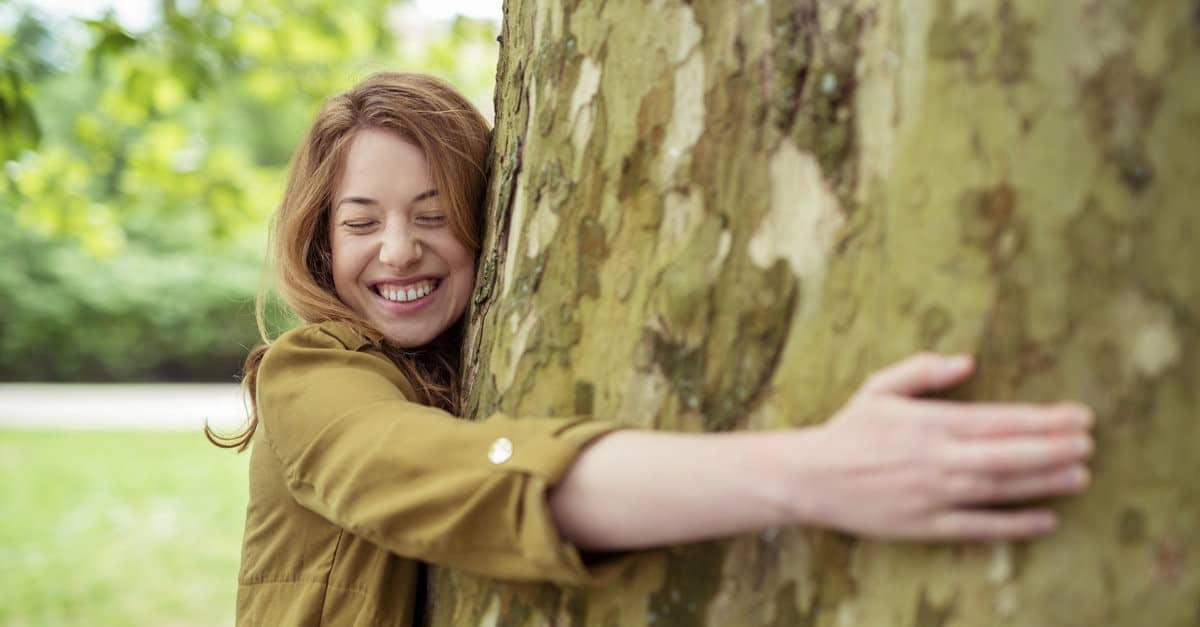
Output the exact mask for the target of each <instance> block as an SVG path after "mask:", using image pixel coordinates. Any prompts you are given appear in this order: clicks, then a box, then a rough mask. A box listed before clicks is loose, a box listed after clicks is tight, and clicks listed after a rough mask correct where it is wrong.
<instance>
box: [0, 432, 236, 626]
mask: <svg viewBox="0 0 1200 627" xmlns="http://www.w3.org/2000/svg"><path fill="white" fill-rule="evenodd" d="M248 459H249V456H248V454H247V453H243V454H241V455H234V454H233V453H231V452H229V451H222V450H219V449H217V448H216V447H213V446H212V445H211V444H209V443H208V442H207V441H205V439H204V437H203V436H202V435H201V434H199V433H195V434H192V433H152V432H138V431H130V432H114V431H103V432H73V431H17V430H0V495H2V496H0V503H2V505H0V582H3V584H2V585H0V627H17V626H31V627H32V626H35V625H36V626H38V627H41V626H43V625H44V626H54V625H89V626H90V625H97V626H105V625H114V626H117V625H119V626H125V625H132V626H142V625H146V626H150V625H154V626H170V627H190V626H198V625H231V624H233V603H234V591H235V578H236V576H237V567H238V550H239V545H240V542H241V535H242V521H243V516H244V513H245V506H246V462H247V460H248Z"/></svg>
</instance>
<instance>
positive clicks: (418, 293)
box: [379, 281, 433, 303]
mask: <svg viewBox="0 0 1200 627" xmlns="http://www.w3.org/2000/svg"><path fill="white" fill-rule="evenodd" d="M432 291H433V281H422V282H421V283H420V284H418V285H415V286H413V287H411V288H408V289H402V288H397V287H380V288H379V294H380V295H381V296H383V297H384V298H386V299H388V300H390V301H395V302H399V303H407V302H411V301H414V300H417V299H418V298H424V297H426V296H428V295H429V293H430V292H432Z"/></svg>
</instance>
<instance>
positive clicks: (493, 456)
mask: <svg viewBox="0 0 1200 627" xmlns="http://www.w3.org/2000/svg"><path fill="white" fill-rule="evenodd" d="M512 454H513V443H512V440H510V439H508V438H496V441H495V442H492V448H490V449H488V459H490V460H491V461H492V463H493V464H503V463H504V462H506V461H508V460H509V458H511V457H512Z"/></svg>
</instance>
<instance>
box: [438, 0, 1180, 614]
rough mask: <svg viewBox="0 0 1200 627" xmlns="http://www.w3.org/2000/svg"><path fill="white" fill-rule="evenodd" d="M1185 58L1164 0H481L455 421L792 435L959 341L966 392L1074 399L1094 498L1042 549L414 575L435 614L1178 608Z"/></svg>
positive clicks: (769, 551) (1066, 507)
mask: <svg viewBox="0 0 1200 627" xmlns="http://www.w3.org/2000/svg"><path fill="white" fill-rule="evenodd" d="M1198 53H1200V5H1197V4H1196V3H1195V2H1184V1H1182V0H1112V1H1110V2H1092V1H1087V0H1063V1H1061V2H1017V1H1013V0H980V1H978V2H955V1H953V0H939V1H938V2H929V3H925V2H898V1H895V0H891V1H883V2H854V1H849V0H844V1H831V2H821V3H818V2H815V0H789V1H772V2H753V3H751V2H746V3H741V2H691V3H686V2H679V1H675V0H663V1H659V2H652V3H645V2H634V1H631V0H610V1H609V2H605V3H590V2H568V1H554V0H551V1H549V2H538V3H533V2H509V3H507V6H506V8H505V24H504V28H503V43H502V49H501V59H500V68H499V73H498V81H497V92H496V102H497V120H498V122H497V133H496V142H495V147H494V149H493V162H492V176H493V181H492V182H493V186H492V190H491V195H490V204H489V207H490V213H489V227H490V232H489V234H488V238H487V241H486V243H485V248H484V251H483V255H482V262H481V271H480V282H479V287H478V291H477V293H476V295H475V300H474V309H473V312H472V320H471V329H470V332H469V339H468V343H467V351H468V352H467V361H468V364H469V366H470V367H472V368H473V370H472V371H471V372H470V373H469V376H468V384H469V390H470V400H469V409H470V411H471V413H473V414H475V415H486V414H487V413H489V412H491V411H493V410H499V409H502V410H504V411H507V412H513V413H516V414H520V415H545V414H569V413H575V412H592V413H595V414H597V415H601V416H605V417H617V418H619V419H622V420H625V421H626V422H629V423H631V424H634V425H637V426H640V427H650V428H656V429H667V430H701V429H704V430H726V429H777V428H787V427H793V426H798V425H802V424H809V423H813V422H817V421H820V420H822V419H823V418H825V417H828V416H829V415H830V414H831V413H832V412H833V411H834V410H835V409H836V408H837V407H838V406H839V405H840V404H841V403H842V402H843V401H844V400H845V399H846V398H847V397H848V396H849V394H850V393H851V391H852V390H853V389H855V387H856V386H857V384H858V383H859V382H860V381H861V380H862V379H863V377H864V376H865V375H866V374H867V373H869V372H870V371H872V370H873V369H875V368H877V367H879V366H882V365H884V364H886V363H889V362H891V361H893V360H896V359H898V358H900V357H902V356H904V355H906V354H908V353H910V352H913V351H915V350H919V349H936V350H944V351H958V350H966V351H971V352H973V353H975V354H976V355H977V356H978V358H979V361H980V364H981V368H980V372H979V374H978V375H977V376H976V377H975V378H974V379H973V381H972V382H971V383H970V384H969V385H967V386H965V388H964V389H962V390H958V391H956V395H959V396H962V397H964V398H973V399H1027V400H1036V401H1046V400H1053V399H1060V398H1077V399H1082V400H1084V401H1085V402H1087V403H1089V404H1090V405H1091V406H1092V407H1093V408H1094V409H1095V410H1096V412H1097V416H1098V427H1097V440H1098V457H1097V459H1096V460H1095V463H1094V464H1093V469H1094V472H1095V485H1094V487H1093V489H1092V490H1091V491H1090V492H1089V493H1088V494H1087V495H1086V496H1085V497H1083V498H1079V499H1072V500H1066V501H1064V502H1060V503H1055V504H1054V505H1055V507H1056V508H1057V509H1058V510H1060V511H1061V512H1062V514H1063V517H1064V525H1063V528H1062V529H1061V530H1060V531H1059V532H1058V533H1057V534H1056V535H1054V536H1053V537H1051V538H1050V539H1047V540H1042V541H1038V542H1032V543H1017V544H997V545H954V546H946V545H942V546H933V545H917V544H896V543H882V542H869V541H863V540H858V539H854V538H848V537H843V536H841V535H839V534H835V533H831V532H827V531H819V530H800V529H785V530H779V531H777V532H769V533H762V534H757V535H753V536H748V537H741V538H737V539H733V540H729V541H725V542H719V543H708V544H702V545H695V546H689V547H683V548H677V549H670V550H665V551H660V552H656V553H651V554H648V555H647V556H646V557H644V558H641V559H640V560H639V561H638V562H637V564H636V566H634V567H632V568H629V569H628V570H626V571H625V573H624V577H623V578H622V579H620V580H619V581H618V582H617V583H615V584H614V585H613V586H612V587H610V588H606V589H601V590H594V591H579V590H563V589H557V588H554V587H551V586H536V585H502V584H497V583H495V582H491V581H487V580H482V579H475V578H472V577H469V576H465V575H461V574H455V573H451V572H447V571H445V570H437V571H436V572H435V574H434V577H433V580H432V581H433V587H432V604H431V607H432V616H433V624H435V625H459V624H495V625H513V626H515V625H544V624H555V625H637V624H654V625H813V626H815V625H822V626H823V625H919V626H931V625H998V624H1008V625H1031V626H1039V625H1056V626H1072V625H1078V626H1084V625H1087V626H1091V625H1128V626H1134V625H1145V624H1154V625H1164V626H1167V625H1194V624H1196V622H1197V621H1200V606H1197V603H1196V599H1197V598H1200V570H1198V569H1197V568H1196V567H1195V555H1196V554H1197V550H1198V549H1200V524H1197V521H1198V520H1200V488H1197V487H1196V483H1195V482H1194V481H1193V480H1192V478H1193V477H1195V476H1196V475H1197V474H1198V473H1200V456H1198V455H1196V454H1195V452H1194V449H1195V447H1196V445H1197V443H1200V420H1197V410H1196V406H1197V402H1198V401H1200V281H1198V280H1197V279H1196V275H1195V271H1196V269H1197V268H1200V248H1198V247H1196V246H1195V245H1194V244H1189V242H1192V241H1193V240H1194V238H1195V237H1197V236H1200V212H1197V211H1196V209H1195V205H1194V202H1195V201H1194V198H1195V195H1196V193H1197V192H1200V187H1198V186H1200V159H1197V156H1198V155H1197V153H1196V151H1195V145H1196V138H1197V137H1200V54H1198ZM713 463H720V460H713Z"/></svg>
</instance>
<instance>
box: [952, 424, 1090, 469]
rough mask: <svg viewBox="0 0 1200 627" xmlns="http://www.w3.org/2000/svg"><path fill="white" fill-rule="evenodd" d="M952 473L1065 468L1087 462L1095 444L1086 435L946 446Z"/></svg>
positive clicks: (1010, 438)
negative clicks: (1085, 460)
mask: <svg viewBox="0 0 1200 627" xmlns="http://www.w3.org/2000/svg"><path fill="white" fill-rule="evenodd" d="M945 447H946V448H945V453H944V455H945V463H946V467H947V468H948V469H949V470H951V471H966V472H977V473H996V474H1012V473H1022V472H1029V471H1035V470H1041V469H1045V468H1051V467H1059V466H1065V465H1068V464H1073V463H1077V462H1080V461H1083V460H1084V459H1087V458H1088V457H1089V456H1090V455H1091V454H1092V449H1093V447H1094V444H1093V442H1092V438H1091V437H1090V436H1088V435H1086V434H1080V433H1068V434H1063V435H1049V436H1041V437H1038V436H1015V437H1009V438H1002V439H991V440H961V441H957V442H948V443H946V444H945Z"/></svg>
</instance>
